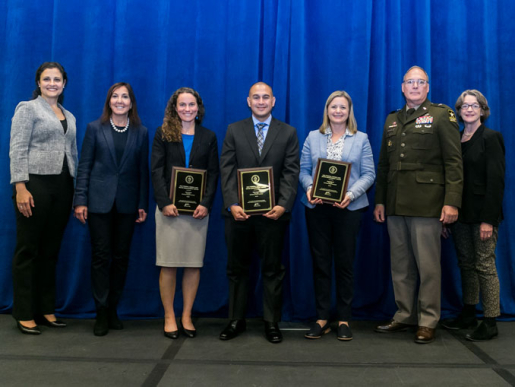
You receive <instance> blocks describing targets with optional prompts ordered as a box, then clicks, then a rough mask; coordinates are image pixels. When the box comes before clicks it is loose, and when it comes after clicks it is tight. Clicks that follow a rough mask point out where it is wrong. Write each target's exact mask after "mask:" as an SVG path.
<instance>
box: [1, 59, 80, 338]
mask: <svg viewBox="0 0 515 387" xmlns="http://www.w3.org/2000/svg"><path fill="white" fill-rule="evenodd" d="M67 80H68V77H67V75H66V71H64V68H63V66H61V65H60V64H59V63H57V62H45V63H43V64H42V65H41V66H39V68H38V70H37V71H36V89H35V90H34V92H33V94H32V100H31V101H24V102H20V103H19V104H18V106H17V107H16V111H15V112H14V117H13V118H12V126H11V143H10V148H9V157H10V158H11V184H12V185H13V201H14V208H15V211H16V248H15V251H14V258H13V269H12V270H13V287H14V298H13V317H14V318H15V319H16V321H17V324H18V329H19V330H20V331H21V332H22V333H26V334H32V335H39V334H40V333H41V329H40V328H39V326H38V325H37V324H39V325H46V326H49V327H52V328H63V327H65V326H66V324H65V323H64V322H62V321H60V320H57V319H56V317H55V314H54V310H55V269H56V264H57V258H58V256H59V249H60V247H61V240H62V238H63V234H64V230H65V228H66V224H67V223H68V219H69V217H70V212H71V207H72V199H73V178H74V177H75V168H76V165H77V142H76V139H75V117H74V116H73V114H71V113H70V112H69V111H68V110H66V109H65V108H64V107H63V105H61V103H62V101H63V90H64V88H65V86H66V82H67Z"/></svg>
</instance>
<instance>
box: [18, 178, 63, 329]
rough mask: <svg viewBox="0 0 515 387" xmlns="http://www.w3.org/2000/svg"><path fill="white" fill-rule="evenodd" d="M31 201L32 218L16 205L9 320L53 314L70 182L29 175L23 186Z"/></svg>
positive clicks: (25, 319)
mask: <svg viewBox="0 0 515 387" xmlns="http://www.w3.org/2000/svg"><path fill="white" fill-rule="evenodd" d="M26 187H27V189H28V191H29V192H30V193H31V194H32V197H33V198H34V205H35V207H33V208H32V216H31V217H29V218H26V217H25V216H23V215H22V214H21V213H20V212H19V210H18V206H17V204H16V189H15V188H14V194H13V203H14V210H15V212H16V248H15V251H14V258H13V267H12V273H13V288H14V298H13V317H14V318H15V319H16V320H22V321H27V320H32V319H33V318H34V317H35V316H37V315H42V314H53V313H54V310H55V270H56V264H57V259H58V257H59V249H60V248H61V241H62V239H63V234H64V230H65V229H66V224H67V223H68V219H69V218H70V213H71V209H72V201H73V178H72V177H71V176H70V173H69V172H68V171H67V170H66V171H63V172H62V173H61V174H60V175H33V174H31V175H29V181H28V182H27V183H26Z"/></svg>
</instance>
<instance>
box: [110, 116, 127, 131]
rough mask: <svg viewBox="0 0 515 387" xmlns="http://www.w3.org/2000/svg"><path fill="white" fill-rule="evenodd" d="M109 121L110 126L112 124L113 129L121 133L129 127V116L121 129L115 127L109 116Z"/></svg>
mask: <svg viewBox="0 0 515 387" xmlns="http://www.w3.org/2000/svg"><path fill="white" fill-rule="evenodd" d="M109 122H111V126H112V127H113V129H114V130H115V131H117V132H118V133H123V132H125V131H126V130H127V129H129V122H130V120H129V117H127V125H125V128H123V129H118V128H117V127H116V125H115V124H114V122H113V119H112V118H109Z"/></svg>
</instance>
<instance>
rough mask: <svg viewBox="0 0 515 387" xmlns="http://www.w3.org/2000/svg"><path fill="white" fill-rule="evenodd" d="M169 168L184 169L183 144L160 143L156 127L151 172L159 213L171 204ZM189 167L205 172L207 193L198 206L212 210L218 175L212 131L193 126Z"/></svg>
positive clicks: (161, 140) (214, 139)
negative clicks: (204, 170) (193, 135)
mask: <svg viewBox="0 0 515 387" xmlns="http://www.w3.org/2000/svg"><path fill="white" fill-rule="evenodd" d="M172 167H186V153H185V152H184V146H183V144H182V142H168V141H166V140H163V137H162V132H161V127H159V128H157V130H156V135H155V136H154V142H153V143H152V156H151V157H150V169H151V171H152V184H153V185H154V196H155V199H156V203H157V205H158V207H159V209H160V210H163V207H166V206H168V205H170V204H172V200H171V199H170V184H171V180H172ZM188 167H189V168H196V169H206V170H207V181H206V193H205V195H204V197H203V199H202V201H201V202H200V204H201V205H203V206H204V207H206V208H207V209H208V210H211V206H212V205H213V200H214V197H215V193H216V183H217V181H218V174H219V168H218V143H217V141H216V135H215V133H214V132H212V131H211V130H209V129H206V128H204V127H202V126H200V125H198V124H197V125H195V137H194V138H193V145H192V147H191V153H190V160H189V165H188Z"/></svg>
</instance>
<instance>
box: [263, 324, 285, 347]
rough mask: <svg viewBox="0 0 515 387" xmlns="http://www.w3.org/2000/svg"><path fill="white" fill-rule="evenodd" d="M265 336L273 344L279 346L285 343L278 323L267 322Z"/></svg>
mask: <svg viewBox="0 0 515 387" xmlns="http://www.w3.org/2000/svg"><path fill="white" fill-rule="evenodd" d="M265 336H266V339H267V340H268V341H269V342H271V343H272V344H278V343H280V342H281V341H283V335H282V333H281V331H280V330H279V325H278V324H277V323H272V322H268V321H265Z"/></svg>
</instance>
